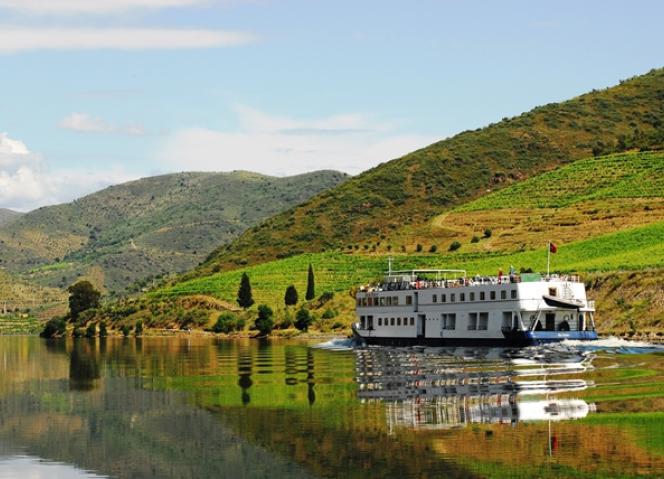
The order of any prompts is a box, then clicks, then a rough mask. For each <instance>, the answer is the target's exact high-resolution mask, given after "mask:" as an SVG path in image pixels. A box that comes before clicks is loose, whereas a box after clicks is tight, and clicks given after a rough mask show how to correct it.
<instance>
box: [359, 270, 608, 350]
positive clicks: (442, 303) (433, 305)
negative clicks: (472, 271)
mask: <svg viewBox="0 0 664 479" xmlns="http://www.w3.org/2000/svg"><path fill="white" fill-rule="evenodd" d="M356 301H357V303H356V314H357V317H358V318H357V319H358V321H357V323H355V324H354V325H353V333H354V335H355V337H356V338H358V339H361V340H362V341H364V342H366V343H368V344H389V345H403V344H426V345H434V346H446V345H455V344H486V345H513V346H526V345H531V344H541V343H547V342H555V341H562V340H566V339H574V340H594V339H597V333H596V332H595V322H594V314H595V302H594V301H590V300H588V299H587V298H586V289H585V285H584V284H583V282H581V281H580V279H579V277H578V276H575V275H546V276H542V275H540V274H537V273H529V274H515V273H514V272H513V271H512V272H510V274H509V275H502V274H499V275H498V276H474V277H472V278H469V277H467V275H466V271H465V270H445V269H426V270H409V271H391V267H390V270H389V271H388V272H387V274H386V275H385V277H384V279H383V281H382V282H381V283H380V284H376V285H371V286H365V287H362V288H360V290H359V292H358V293H357V295H356Z"/></svg>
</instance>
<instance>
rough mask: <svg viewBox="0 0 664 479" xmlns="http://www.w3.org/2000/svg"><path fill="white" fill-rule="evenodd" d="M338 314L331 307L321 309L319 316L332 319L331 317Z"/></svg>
mask: <svg viewBox="0 0 664 479" xmlns="http://www.w3.org/2000/svg"><path fill="white" fill-rule="evenodd" d="M338 314H339V313H338V312H337V311H335V310H333V309H326V310H325V311H323V315H322V316H321V318H323V319H332V318H335V317H337V315H338Z"/></svg>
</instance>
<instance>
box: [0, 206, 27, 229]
mask: <svg viewBox="0 0 664 479" xmlns="http://www.w3.org/2000/svg"><path fill="white" fill-rule="evenodd" d="M21 214H22V213H19V212H18V211H13V210H8V209H7V208H0V226H2V225H4V224H7V223H9V222H10V221H13V220H15V219H16V218H18V217H19V216H21Z"/></svg>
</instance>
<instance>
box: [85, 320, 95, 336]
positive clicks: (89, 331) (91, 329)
mask: <svg viewBox="0 0 664 479" xmlns="http://www.w3.org/2000/svg"><path fill="white" fill-rule="evenodd" d="M95 336H97V325H96V324H95V323H90V324H88V327H87V329H86V330H85V337H86V338H94V337H95Z"/></svg>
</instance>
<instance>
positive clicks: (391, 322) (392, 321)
mask: <svg viewBox="0 0 664 479" xmlns="http://www.w3.org/2000/svg"><path fill="white" fill-rule="evenodd" d="M390 326H394V318H390Z"/></svg>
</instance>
